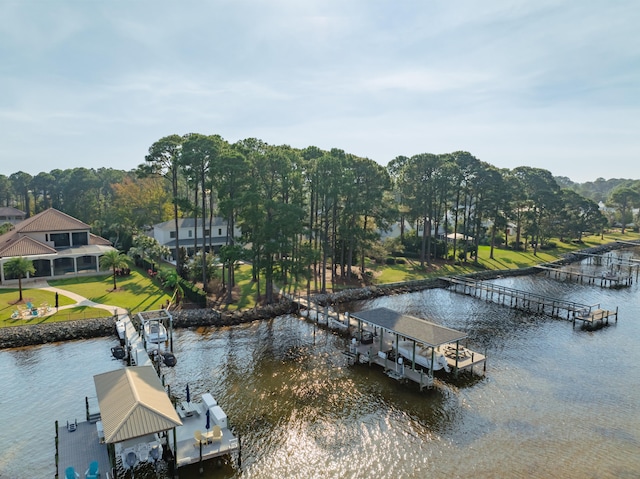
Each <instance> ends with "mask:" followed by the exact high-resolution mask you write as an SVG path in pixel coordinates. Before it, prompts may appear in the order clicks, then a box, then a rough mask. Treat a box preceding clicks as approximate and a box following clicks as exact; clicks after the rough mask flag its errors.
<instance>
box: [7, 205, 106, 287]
mask: <svg viewBox="0 0 640 479" xmlns="http://www.w3.org/2000/svg"><path fill="white" fill-rule="evenodd" d="M113 249H114V248H113V246H111V243H110V242H109V241H108V240H106V239H104V238H101V237H100V236H96V235H94V234H92V233H91V232H90V226H89V225H88V224H86V223H83V222H82V221H80V220H78V219H76V218H73V217H71V216H69V215H67V214H65V213H63V212H61V211H58V210H56V209H54V208H49V209H48V210H45V211H43V212H41V213H38V214H37V215H34V216H32V217H30V218H27V219H26V220H24V221H21V222H20V223H18V224H16V225H15V227H14V228H13V229H12V230H11V231H9V232H8V233H5V234H3V235H2V236H0V283H5V282H6V281H11V280H14V279H16V278H11V277H8V276H7V274H5V271H4V264H5V263H6V262H7V261H8V260H10V259H11V258H14V257H17V256H18V257H19V256H22V257H25V258H27V259H29V260H31V261H32V262H33V266H34V268H35V270H36V271H35V273H34V274H33V275H29V278H58V277H64V276H69V275H79V274H91V273H93V274H95V273H98V272H100V257H101V256H102V255H103V254H104V253H105V252H107V251H109V250H113ZM27 279H28V278H27Z"/></svg>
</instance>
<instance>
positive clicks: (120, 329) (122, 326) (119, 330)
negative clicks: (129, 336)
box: [116, 319, 127, 341]
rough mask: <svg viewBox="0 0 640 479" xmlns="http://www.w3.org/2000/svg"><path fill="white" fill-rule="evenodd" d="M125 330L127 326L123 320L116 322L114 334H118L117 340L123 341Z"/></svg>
mask: <svg viewBox="0 0 640 479" xmlns="http://www.w3.org/2000/svg"><path fill="white" fill-rule="evenodd" d="M126 329H127V325H126V323H125V321H124V320H122V319H120V320H118V321H116V332H117V333H118V338H120V341H124V336H125V331H126Z"/></svg>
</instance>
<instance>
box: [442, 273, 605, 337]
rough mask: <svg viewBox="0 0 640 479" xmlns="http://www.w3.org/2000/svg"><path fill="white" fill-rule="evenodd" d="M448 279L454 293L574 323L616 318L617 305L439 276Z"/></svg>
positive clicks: (594, 324)
mask: <svg viewBox="0 0 640 479" xmlns="http://www.w3.org/2000/svg"><path fill="white" fill-rule="evenodd" d="M442 279H443V280H444V281H447V282H448V283H449V289H450V290H451V291H454V292H456V293H461V294H466V295H467V296H473V297H476V298H479V299H485V300H486V301H492V302H495V303H498V304H502V305H503V306H509V307H511V308H513V309H519V310H522V311H530V312H536V313H542V314H546V315H547V316H551V317H552V318H560V319H567V320H570V321H572V322H573V325H574V326H575V324H576V322H577V321H582V322H583V324H584V325H585V326H588V327H598V326H603V325H604V324H609V318H615V322H616V323H617V322H618V308H616V309H615V311H611V310H607V309H603V308H601V307H600V305H599V304H595V305H588V304H584V303H576V302H574V301H565V300H562V299H554V298H549V297H547V296H543V295H540V294H536V293H530V292H528V291H521V290H517V289H514V288H507V287H505V286H500V285H497V284H493V283H490V282H488V281H481V280H474V279H471V278H465V277H460V276H449V277H444V278H442Z"/></svg>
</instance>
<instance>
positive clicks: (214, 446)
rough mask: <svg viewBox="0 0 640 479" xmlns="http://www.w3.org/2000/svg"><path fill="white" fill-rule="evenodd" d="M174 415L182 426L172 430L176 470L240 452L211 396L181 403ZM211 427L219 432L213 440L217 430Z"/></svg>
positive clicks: (207, 395)
mask: <svg viewBox="0 0 640 479" xmlns="http://www.w3.org/2000/svg"><path fill="white" fill-rule="evenodd" d="M177 411H178V414H179V415H180V419H181V420H182V426H181V427H178V428H176V438H175V457H176V468H180V467H183V466H186V465H189V464H197V463H201V462H203V461H208V460H210V459H214V458H217V457H220V456H225V455H229V454H231V453H233V452H236V451H238V450H239V449H240V443H239V440H238V438H237V437H235V436H234V435H233V433H232V432H231V431H230V430H229V428H228V424H227V415H226V414H225V413H224V411H223V410H222V408H221V407H220V406H219V405H218V403H217V402H216V400H215V399H214V398H213V396H212V395H211V394H209V393H205V394H203V395H202V400H201V401H198V402H187V401H183V402H182V403H181V404H179V405H178V406H177ZM207 414H208V415H209V420H208V421H207ZM207 422H208V423H209V427H208V428H207V427H206V426H207ZM215 426H218V428H219V431H220V432H219V435H217V436H216V435H214V434H213V433H214V429H216V430H218V429H217V428H215Z"/></svg>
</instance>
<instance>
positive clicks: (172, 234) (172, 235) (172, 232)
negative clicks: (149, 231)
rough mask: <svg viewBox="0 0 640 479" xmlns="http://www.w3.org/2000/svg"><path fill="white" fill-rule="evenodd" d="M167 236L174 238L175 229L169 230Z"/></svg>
mask: <svg viewBox="0 0 640 479" xmlns="http://www.w3.org/2000/svg"><path fill="white" fill-rule="evenodd" d="M169 238H171V239H175V238H176V232H175V231H169Z"/></svg>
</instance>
